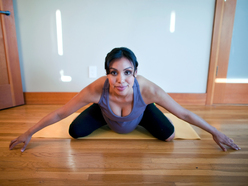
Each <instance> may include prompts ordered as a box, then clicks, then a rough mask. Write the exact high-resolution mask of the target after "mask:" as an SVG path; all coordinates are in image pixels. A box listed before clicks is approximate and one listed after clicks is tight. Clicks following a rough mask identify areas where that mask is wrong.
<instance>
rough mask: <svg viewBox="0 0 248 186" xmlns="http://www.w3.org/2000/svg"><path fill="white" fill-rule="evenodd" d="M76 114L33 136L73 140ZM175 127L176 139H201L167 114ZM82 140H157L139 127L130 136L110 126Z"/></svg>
mask: <svg viewBox="0 0 248 186" xmlns="http://www.w3.org/2000/svg"><path fill="white" fill-rule="evenodd" d="M78 114H79V113H74V114H72V115H70V116H68V117H67V118H65V119H63V120H61V121H59V122H57V123H55V124H53V125H50V126H48V127H46V128H44V129H42V130H40V131H38V132H37V133H35V134H34V135H33V137H38V138H71V137H70V135H69V133H68V129H69V125H70V124H71V122H72V121H73V120H74V119H75V118H76V117H77V116H78ZM165 115H166V117H168V118H169V119H170V120H171V121H172V123H173V125H174V127H175V139H200V137H199V135H198V134H197V133H196V132H195V130H194V129H193V128H192V127H191V126H190V124H188V123H187V122H185V121H183V120H180V119H178V118H177V117H175V116H174V115H172V114H168V113H165ZM80 139H156V138H154V137H153V136H152V135H151V134H150V133H149V132H148V131H147V130H146V129H145V128H143V127H141V126H138V127H137V128H136V129H135V130H134V131H132V132H130V133H128V134H118V133H116V132H114V131H112V130H111V129H110V128H109V127H108V126H103V127H101V128H99V129H97V130H96V131H94V132H93V133H92V134H90V135H89V136H86V137H83V138H80Z"/></svg>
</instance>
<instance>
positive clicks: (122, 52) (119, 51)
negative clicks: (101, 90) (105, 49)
mask: <svg viewBox="0 0 248 186" xmlns="http://www.w3.org/2000/svg"><path fill="white" fill-rule="evenodd" d="M122 57H125V58H127V59H128V60H129V61H130V62H131V63H132V64H133V66H134V72H135V71H136V70H137V67H138V61H137V59H136V56H135V55H134V53H133V52H132V51H131V50H130V49H128V48H125V47H120V48H114V49H113V50H111V51H110V52H109V53H108V54H107V56H106V57H105V70H106V73H107V74H109V73H110V71H109V65H110V63H111V62H112V61H114V60H116V59H120V58H122Z"/></svg>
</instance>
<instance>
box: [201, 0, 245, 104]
mask: <svg viewBox="0 0 248 186" xmlns="http://www.w3.org/2000/svg"><path fill="white" fill-rule="evenodd" d="M236 4H237V0H226V1H225V0H216V7H215V20H214V28H213V38H212V47H211V56H210V66H209V78H208V89H207V90H208V91H207V92H208V94H207V101H206V104H207V105H212V104H248V96H247V95H248V84H247V83H230V82H227V72H228V63H229V56H230V50H231V42H232V34H233V27H234V18H235V10H236Z"/></svg>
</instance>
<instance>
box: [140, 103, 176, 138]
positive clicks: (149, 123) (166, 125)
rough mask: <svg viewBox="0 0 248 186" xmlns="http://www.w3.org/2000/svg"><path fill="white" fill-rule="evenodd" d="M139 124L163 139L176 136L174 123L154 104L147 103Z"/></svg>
mask: <svg viewBox="0 0 248 186" xmlns="http://www.w3.org/2000/svg"><path fill="white" fill-rule="evenodd" d="M139 125H141V126H142V127H144V128H145V129H146V130H148V131H149V132H150V133H151V134H152V135H153V136H154V137H156V138H158V139H160V140H163V141H171V140H173V138H174V136H175V133H174V126H173V124H172V123H171V121H170V120H169V119H168V118H167V117H166V116H165V115H164V114H163V113H162V112H161V111H160V110H159V109H158V108H157V107H156V106H155V105H154V104H149V105H147V107H146V110H145V112H144V116H143V118H142V120H141V122H140V123H139Z"/></svg>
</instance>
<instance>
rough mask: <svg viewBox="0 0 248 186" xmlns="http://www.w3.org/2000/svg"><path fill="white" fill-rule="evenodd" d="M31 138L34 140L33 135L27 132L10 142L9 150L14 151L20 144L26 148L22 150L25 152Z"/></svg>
mask: <svg viewBox="0 0 248 186" xmlns="http://www.w3.org/2000/svg"><path fill="white" fill-rule="evenodd" d="M31 138H32V135H29V134H28V133H27V132H25V133H24V134H22V135H20V136H19V137H18V138H16V139H14V140H12V141H11V142H10V144H9V150H12V149H13V148H14V147H15V146H16V145H18V144H19V143H24V146H23V147H22V149H21V151H22V152H24V150H25V149H26V147H27V145H28V143H29V141H30V140H31Z"/></svg>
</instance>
